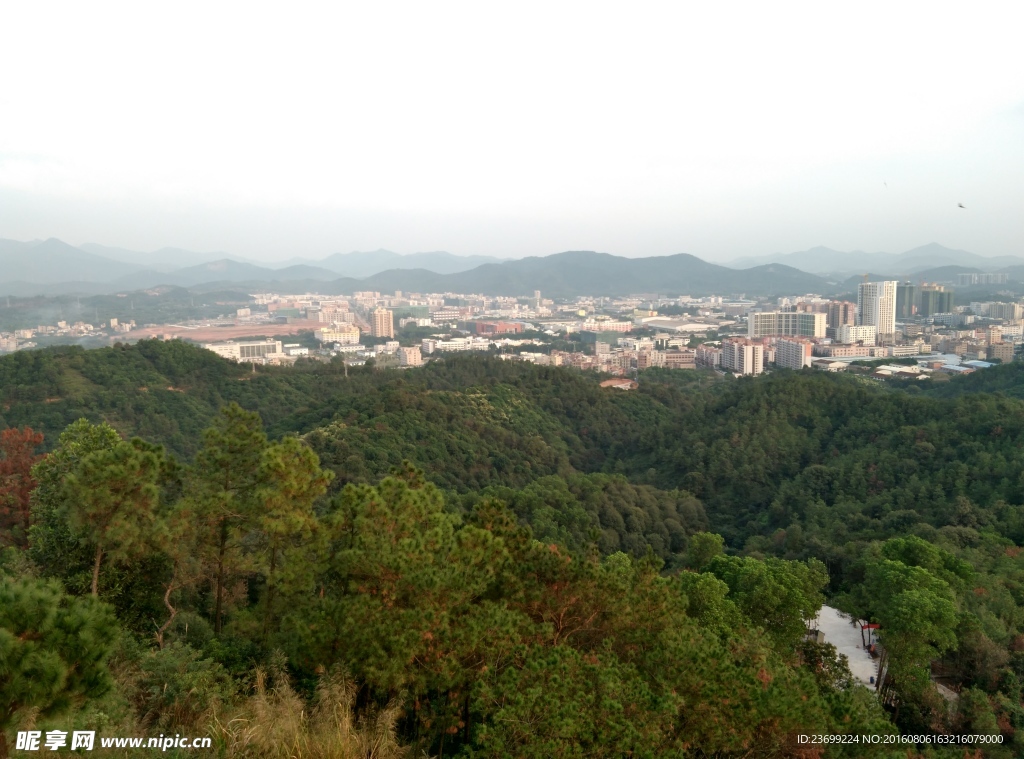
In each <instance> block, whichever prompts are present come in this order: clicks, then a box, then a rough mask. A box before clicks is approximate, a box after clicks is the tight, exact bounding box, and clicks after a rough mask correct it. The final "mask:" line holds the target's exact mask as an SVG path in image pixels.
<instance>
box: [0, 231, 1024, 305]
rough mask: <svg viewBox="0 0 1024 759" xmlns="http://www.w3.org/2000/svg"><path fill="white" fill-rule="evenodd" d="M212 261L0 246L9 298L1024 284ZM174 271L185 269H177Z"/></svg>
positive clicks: (450, 262)
mask: <svg viewBox="0 0 1024 759" xmlns="http://www.w3.org/2000/svg"><path fill="white" fill-rule="evenodd" d="M204 255H205V256H212V255H217V256H223V254H199V253H193V252H190V251H181V250H177V249H171V248H164V249H162V250H160V251H155V252H153V253H150V254H143V253H139V254H137V256H136V254H135V252H133V251H130V250H126V249H122V248H109V247H104V246H100V245H95V244H87V245H83V246H81V247H74V246H72V245H68V244H67V243H65V242H62V241H61V240H58V239H55V238H51V239H49V240H42V241H39V240H36V241H31V242H20V241H15V240H0V295H7V294H9V295H59V294H74V293H79V294H100V293H111V292H123V291H129V290H140V289H149V288H152V287H157V286H161V285H171V286H178V287H186V288H192V289H198V290H203V291H206V290H216V289H221V288H224V287H232V288H243V289H247V290H249V291H251V292H254V291H257V290H279V291H280V290H284V291H289V290H290V291H293V292H294V291H299V292H305V291H319V292H324V293H336V294H340V293H348V292H353V291H355V290H378V291H381V292H390V291H394V290H404V291H420V292H476V293H483V294H488V295H523V294H527V293H532V292H533V291H534V290H541V291H542V292H543V293H544V294H545V295H548V296H553V297H572V296H575V295H587V294H590V295H607V296H616V295H628V294H631V293H664V294H689V295H706V294H711V293H719V294H740V293H745V294H748V295H776V294H777V295H782V294H799V293H805V292H819V293H840V292H849V291H850V290H851V289H852V286H853V285H854V284H855V283H856V282H857V281H859V279H860V277H861V273H862V272H864V271H870V272H873V276H875V277H885V278H912V279H914V280H926V281H950V280H952V279H954V278H955V275H956V273H958V272H961V271H992V270H994V269H999V270H1001V271H1005V272H1007V273H1009V274H1011V278H1012V279H1014V280H1018V279H1024V259H1017V258H1013V257H1009V256H1004V257H1001V258H984V257H982V256H978V255H976V254H973V253H969V252H967V251H958V250H952V249H949V248H944V247H942V246H941V245H938V244H935V243H933V244H931V245H926V246H923V247H921V248H915V249H914V250H910V251H907V252H905V253H903V254H900V255H889V254H881V253H880V254H857V255H859V256H860V258H858V259H855V260H856V262H857V269H859V271H857V270H852V273H851V269H852V266H851V263H850V261H851V256H854V254H849V253H841V252H838V251H834V250H831V249H828V248H812V249H811V250H808V251H800V252H797V253H790V254H785V255H781V256H778V258H781V259H783V260H781V261H765V260H764V259H742V260H740V261H738V262H733V266H731V267H730V266H723V265H721V264H715V263H710V262H708V261H704V260H702V259H700V258H697V257H696V256H692V255H689V254H686V253H680V254H677V255H672V256H652V257H646V258H624V257H621V256H614V255H610V254H608V253H597V252H593V251H567V252H564V253H556V254H553V255H550V256H543V257H537V256H533V257H528V258H521V259H513V260H501V259H496V258H491V257H487V256H456V255H453V254H451V253H446V252H440V251H439V252H430V253H416V254H411V255H405V256H402V255H399V254H397V253H393V252H391V251H386V250H377V251H371V252H366V253H358V252H357V253H344V254H343V253H336V254H334V255H332V256H328V257H327V258H324V259H322V260H320V261H310V260H308V259H291V260H290V261H288V262H286V264H287V265H283V266H266V265H261V264H259V263H255V262H252V261H244V260H238V259H233V258H227V257H220V258H217V259H216V260H201V259H202V258H203V257H204ZM133 256H135V258H133ZM767 258H772V257H767ZM194 261H200V262H199V263H193V262H194ZM757 262H759V263H757ZM951 262H952V263H951ZM172 264H176V265H174V266H173V268H167V267H169V266H171V265H172ZM184 264H188V265H184ZM742 264H746V265H742ZM794 264H801V266H800V267H798V266H795V265H794ZM869 264H870V266H869ZM997 264H998V265H997ZM811 268H814V269H817V270H818V271H819V272H820V271H823V270H827V269H829V268H832V269H833V271H830V272H829V271H826V273H824V274H822V273H809V272H808V271H807V269H811Z"/></svg>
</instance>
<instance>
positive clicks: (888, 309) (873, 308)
mask: <svg viewBox="0 0 1024 759" xmlns="http://www.w3.org/2000/svg"><path fill="white" fill-rule="evenodd" d="M897 284H898V283H897V282H895V281H893V282H862V283H861V284H860V285H859V286H858V287H857V324H858V325H859V326H862V327H874V328H875V331H876V332H877V334H878V335H879V336H882V335H892V334H893V333H894V332H896V285H897Z"/></svg>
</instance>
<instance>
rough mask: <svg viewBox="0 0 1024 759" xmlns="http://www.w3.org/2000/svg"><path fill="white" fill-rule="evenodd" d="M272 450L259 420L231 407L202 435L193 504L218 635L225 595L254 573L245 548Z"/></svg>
mask: <svg viewBox="0 0 1024 759" xmlns="http://www.w3.org/2000/svg"><path fill="white" fill-rule="evenodd" d="M267 445H268V444H267V436H266V435H265V434H264V432H263V424H262V422H261V421H260V417H259V415H258V414H255V413H250V412H248V411H245V410H244V409H242V408H241V407H240V406H239V405H238V404H237V403H232V404H230V405H229V406H226V407H225V408H224V409H222V410H221V413H220V416H218V417H217V419H216V421H215V422H214V424H213V426H212V427H210V428H209V429H207V430H206V432H205V433H203V448H202V449H201V450H200V451H199V454H198V455H197V456H196V461H195V466H194V467H193V469H192V475H193V476H192V481H191V486H190V489H189V490H190V492H189V495H188V498H189V500H190V501H191V503H192V508H193V509H194V511H195V514H196V516H197V517H198V518H199V521H200V523H201V528H202V530H203V534H202V535H201V536H200V546H201V550H202V552H203V556H204V561H205V562H206V564H207V567H208V568H209V572H210V574H211V575H212V576H211V579H210V584H211V585H212V587H213V592H214V611H213V629H214V632H216V633H217V634H218V635H219V634H220V632H221V630H222V629H223V625H224V615H225V611H226V609H225V605H226V598H225V594H226V589H227V587H228V585H229V584H230V583H232V582H234V581H235V580H236V579H237V578H239V577H240V576H241V575H242V574H244V572H245V571H247V570H250V569H251V566H250V562H249V557H247V556H246V555H245V553H244V552H243V547H242V543H243V541H244V540H245V539H246V537H247V536H248V535H249V533H250V532H251V531H252V529H253V526H254V521H255V518H256V515H257V513H258V504H259V490H260V487H261V486H262V484H263V482H264V479H265V477H266V472H265V470H264V469H263V453H264V451H265V450H266V448H267Z"/></svg>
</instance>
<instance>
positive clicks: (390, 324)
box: [372, 308, 395, 337]
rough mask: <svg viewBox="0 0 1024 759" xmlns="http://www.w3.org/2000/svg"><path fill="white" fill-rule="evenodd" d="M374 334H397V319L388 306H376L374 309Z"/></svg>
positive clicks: (382, 335) (392, 335)
mask: <svg viewBox="0 0 1024 759" xmlns="http://www.w3.org/2000/svg"><path fill="white" fill-rule="evenodd" d="M372 326H373V332H372V334H373V336H374V337H394V336H395V320H394V317H393V315H392V313H391V311H389V310H388V309H386V308H376V309H374V311H373V325H372Z"/></svg>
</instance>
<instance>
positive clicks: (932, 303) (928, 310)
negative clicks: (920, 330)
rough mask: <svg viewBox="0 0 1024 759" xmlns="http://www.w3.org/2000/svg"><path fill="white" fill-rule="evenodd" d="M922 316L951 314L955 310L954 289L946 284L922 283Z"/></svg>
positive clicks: (920, 310) (920, 312)
mask: <svg viewBox="0 0 1024 759" xmlns="http://www.w3.org/2000/svg"><path fill="white" fill-rule="evenodd" d="M920 299H921V308H920V309H919V311H918V313H919V314H921V316H934V315H935V314H949V313H952V312H953V291H952V290H948V289H946V287H945V286H944V285H928V284H924V285H921V295H920Z"/></svg>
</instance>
